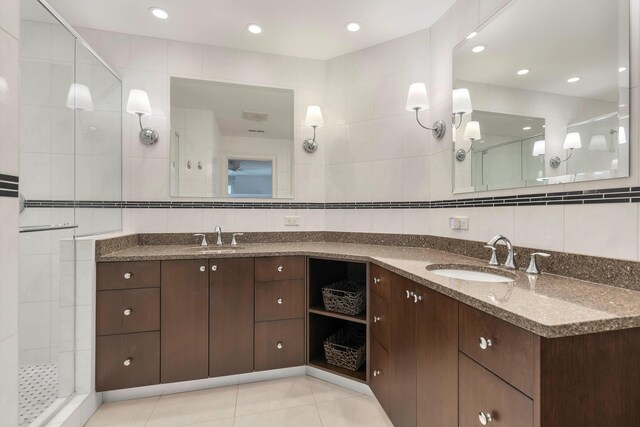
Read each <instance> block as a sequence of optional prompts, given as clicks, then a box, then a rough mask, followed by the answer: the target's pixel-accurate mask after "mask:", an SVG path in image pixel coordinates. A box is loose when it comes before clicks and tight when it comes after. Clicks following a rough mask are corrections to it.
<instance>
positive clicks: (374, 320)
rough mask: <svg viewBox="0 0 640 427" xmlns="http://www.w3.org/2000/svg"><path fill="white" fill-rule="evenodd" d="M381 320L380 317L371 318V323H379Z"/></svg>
mask: <svg viewBox="0 0 640 427" xmlns="http://www.w3.org/2000/svg"><path fill="white" fill-rule="evenodd" d="M381 320H382V317H380V316H373V323H378V322H379V321H381Z"/></svg>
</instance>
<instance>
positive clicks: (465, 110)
mask: <svg viewBox="0 0 640 427" xmlns="http://www.w3.org/2000/svg"><path fill="white" fill-rule="evenodd" d="M452 103H453V113H454V114H471V113H473V108H472V107H471V95H470V94H469V89H465V88H462V89H454V90H453V99H452Z"/></svg>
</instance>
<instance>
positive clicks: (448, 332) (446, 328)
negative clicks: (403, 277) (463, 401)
mask: <svg viewBox="0 0 640 427" xmlns="http://www.w3.org/2000/svg"><path fill="white" fill-rule="evenodd" d="M417 292H418V295H420V296H421V297H422V300H420V301H419V302H418V304H417V305H416V324H417V330H416V333H417V335H416V340H417V346H416V349H417V353H418V354H417V365H418V371H417V380H418V384H417V390H418V393H417V396H418V397H417V400H418V408H417V409H418V426H457V425H458V302H457V301H455V300H453V299H451V298H449V297H446V296H444V295H442V294H440V293H438V292H434V291H432V290H430V289H428V288H426V287H423V286H417Z"/></svg>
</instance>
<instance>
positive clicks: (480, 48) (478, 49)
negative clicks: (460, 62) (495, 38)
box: [471, 45, 486, 53]
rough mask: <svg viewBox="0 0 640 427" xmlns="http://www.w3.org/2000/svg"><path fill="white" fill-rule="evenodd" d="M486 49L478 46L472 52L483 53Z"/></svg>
mask: <svg viewBox="0 0 640 427" xmlns="http://www.w3.org/2000/svg"><path fill="white" fill-rule="evenodd" d="M485 49H486V47H485V46H482V45H478V46H476V47H474V48H473V49H471V52H473V53H480V52H482V51H483V50H485Z"/></svg>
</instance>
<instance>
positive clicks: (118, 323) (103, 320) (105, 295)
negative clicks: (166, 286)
mask: <svg viewBox="0 0 640 427" xmlns="http://www.w3.org/2000/svg"><path fill="white" fill-rule="evenodd" d="M159 329H160V288H146V289H145V288H143V289H127V290H117V291H98V292H97V295H96V335H98V336H100V335H115V334H129V333H134V332H147V331H157V330H159Z"/></svg>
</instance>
